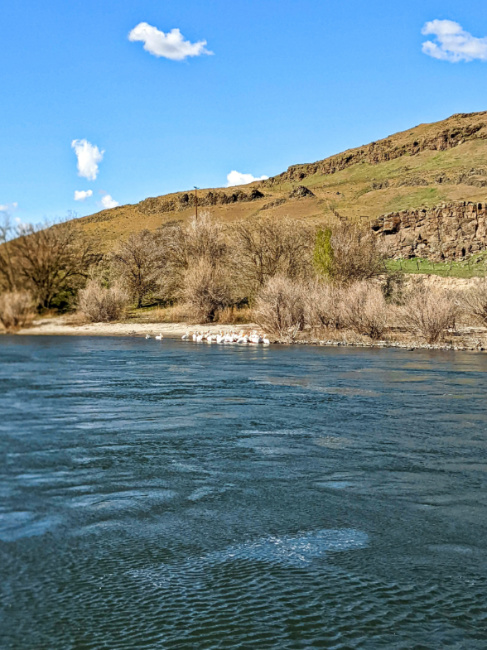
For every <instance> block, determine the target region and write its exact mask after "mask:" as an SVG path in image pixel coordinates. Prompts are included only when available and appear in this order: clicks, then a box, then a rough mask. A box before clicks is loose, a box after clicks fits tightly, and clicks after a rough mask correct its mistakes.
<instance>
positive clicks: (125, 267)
mask: <svg viewBox="0 0 487 650" xmlns="http://www.w3.org/2000/svg"><path fill="white" fill-rule="evenodd" d="M162 266H163V259H161V255H160V250H159V247H158V245H157V240H156V237H155V236H154V235H153V234H152V233H151V232H149V231H148V230H142V231H141V232H138V233H133V234H131V235H130V236H129V238H128V239H127V241H125V242H122V243H120V244H119V246H118V248H117V250H116V251H114V253H113V254H112V267H113V273H114V274H115V275H116V277H117V279H118V280H119V281H121V282H122V283H123V285H124V287H126V289H127V291H128V292H129V293H130V295H131V296H132V297H133V298H135V300H136V303H137V307H142V302H143V300H144V299H145V298H147V297H148V296H150V295H151V294H152V293H154V292H155V291H156V290H157V288H158V284H159V281H160V280H161V276H162Z"/></svg>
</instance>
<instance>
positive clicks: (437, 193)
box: [79, 112, 487, 247]
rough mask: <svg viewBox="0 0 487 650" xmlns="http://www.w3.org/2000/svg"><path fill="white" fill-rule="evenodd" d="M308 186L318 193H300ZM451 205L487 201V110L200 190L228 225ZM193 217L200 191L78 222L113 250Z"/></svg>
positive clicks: (370, 215)
mask: <svg viewBox="0 0 487 650" xmlns="http://www.w3.org/2000/svg"><path fill="white" fill-rule="evenodd" d="M302 187H305V188H308V189H309V190H310V192H311V194H308V195H305V196H301V195H303V194H305V192H303V191H302V190H301V189H300V188H302ZM451 200H467V201H486V200H487V112H483V113H471V114H460V115H454V116H452V117H450V118H448V119H447V120H444V121H442V122H436V123H433V124H422V125H420V126H417V127H415V128H413V129H410V130H408V131H404V132H402V133H397V134H395V135H393V136H389V137H388V138H385V139H384V140H381V141H378V142H374V143H371V144H369V145H366V146H362V147H358V148H356V149H352V150H349V151H346V152H344V153H342V154H337V155H336V156H332V157H330V158H326V159H324V160H321V161H318V162H315V163H309V164H303V165H294V166H292V167H290V168H289V169H288V170H287V171H286V172H283V173H282V174H280V175H279V176H276V177H274V178H271V179H269V180H267V181H260V182H256V183H252V184H251V185H246V186H242V187H240V188H225V189H217V190H201V191H200V192H199V204H200V205H201V206H202V208H204V207H208V208H209V209H211V211H212V213H213V214H214V215H215V217H217V218H220V219H223V220H225V221H230V220H237V219H241V218H246V217H249V216H252V215H255V214H275V215H289V216H293V217H295V218H298V219H306V220H318V219H323V218H326V217H331V216H332V215H333V214H337V213H338V214H340V215H343V216H346V217H349V218H351V219H364V220H367V219H370V220H372V219H373V218H375V217H377V216H379V215H381V214H384V213H387V212H392V211H397V210H403V209H407V208H417V207H421V206H427V207H431V206H433V205H435V204H437V203H440V202H442V201H451ZM193 214H194V195H193V193H192V192H188V193H184V192H179V193H176V194H170V195H166V196H161V197H156V198H151V199H146V200H145V201H142V202H140V203H138V204H136V205H124V206H120V207H117V208H113V209H111V210H103V211H102V212H99V213H97V214H94V215H91V216H88V217H84V218H82V219H80V220H79V221H80V225H82V227H83V228H84V229H85V230H86V231H87V232H90V233H92V234H95V235H96V236H97V237H99V238H100V239H101V240H102V241H104V242H105V243H106V246H107V247H108V246H110V244H111V242H112V241H114V240H116V239H118V238H119V237H120V236H122V237H125V236H127V235H128V234H129V233H130V232H133V231H138V230H141V229H143V228H149V229H150V230H154V229H156V228H158V227H159V226H161V225H162V224H164V223H167V222H170V221H175V220H183V221H184V220H186V219H188V218H189V217H190V216H192V215H193Z"/></svg>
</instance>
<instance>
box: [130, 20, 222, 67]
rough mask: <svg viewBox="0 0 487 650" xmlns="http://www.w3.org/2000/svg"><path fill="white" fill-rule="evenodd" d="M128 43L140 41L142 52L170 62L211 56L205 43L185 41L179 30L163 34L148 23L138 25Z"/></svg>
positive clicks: (131, 33)
mask: <svg viewBox="0 0 487 650" xmlns="http://www.w3.org/2000/svg"><path fill="white" fill-rule="evenodd" d="M129 41H141V42H142V43H143V44H144V50H146V51H147V52H150V54H153V55H154V56H157V57H161V56H162V57H164V58H166V59H171V60H172V61H183V60H184V59H186V58H187V57H188V56H201V55H202V54H213V52H210V51H209V50H207V49H206V47H205V46H206V41H198V42H197V43H191V42H190V41H185V40H184V37H183V35H182V34H181V32H180V30H179V29H177V28H176V29H172V30H171V31H170V32H168V33H167V34H165V33H164V32H161V31H160V30H159V29H157V27H153V26H152V25H149V24H148V23H139V24H138V25H137V26H136V27H134V28H133V30H132V31H131V32H130V34H129Z"/></svg>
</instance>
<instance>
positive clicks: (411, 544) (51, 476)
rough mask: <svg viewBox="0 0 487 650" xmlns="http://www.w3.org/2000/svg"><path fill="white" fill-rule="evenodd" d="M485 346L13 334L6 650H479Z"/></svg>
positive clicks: (0, 388)
mask: <svg viewBox="0 0 487 650" xmlns="http://www.w3.org/2000/svg"><path fill="white" fill-rule="evenodd" d="M486 395H487V356H482V355H473V354H467V353H438V352H421V353H419V352H407V351H404V352H402V351H395V350H384V351H378V350H376V351H374V350H352V349H341V348H337V349H331V348H328V349H325V348H321V349H320V348H313V347H308V348H307V347H296V348H287V347H272V346H271V347H270V348H259V349H257V348H243V347H240V348H237V347H235V346H225V347H224V346H218V347H217V346H209V345H208V344H201V345H196V344H193V343H182V342H179V341H172V342H171V341H165V342H164V343H162V344H160V343H158V342H155V341H154V340H151V341H146V340H144V339H113V338H74V337H73V338H67V337H66V338H62V337H59V338H34V337H33V338H20V337H19V338H7V337H4V338H1V339H0V452H1V459H2V460H1V464H0V573H1V580H0V599H1V610H2V614H1V616H2V618H1V621H0V630H1V637H0V645H1V647H2V648H28V649H35V650H37V649H42V648H46V649H49V650H51V649H58V648H63V649H64V648H69V649H71V648H73V649H74V648H76V649H88V648H93V649H95V648H96V649H97V650H98V649H100V648H110V649H112V648H117V649H118V648H170V649H172V648H177V649H186V648H188V649H199V648H225V649H227V648H248V649H252V650H253V649H258V650H261V649H264V648H276V649H283V648H291V649H299V648H468V649H469V650H470V649H472V648H473V649H475V648H482V649H485V648H486V647H487V603H486V596H487V550H486V549H487V544H486V539H487V489H486V488H487V474H486V469H487V462H486V461H487V405H486Z"/></svg>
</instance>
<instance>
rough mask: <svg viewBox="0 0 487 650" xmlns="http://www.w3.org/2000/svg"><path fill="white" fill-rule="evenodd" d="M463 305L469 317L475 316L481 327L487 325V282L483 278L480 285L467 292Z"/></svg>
mask: <svg viewBox="0 0 487 650" xmlns="http://www.w3.org/2000/svg"><path fill="white" fill-rule="evenodd" d="M462 303H463V304H462V306H463V308H464V310H465V311H466V312H467V314H468V315H469V316H473V318H474V319H475V320H476V321H478V322H479V323H480V324H481V325H487V280H486V279H485V278H483V279H482V280H481V282H479V284H477V285H476V286H475V287H472V288H471V289H469V290H468V291H466V292H465V294H464V295H463V300H462Z"/></svg>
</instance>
